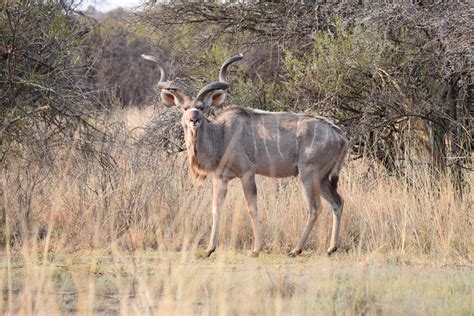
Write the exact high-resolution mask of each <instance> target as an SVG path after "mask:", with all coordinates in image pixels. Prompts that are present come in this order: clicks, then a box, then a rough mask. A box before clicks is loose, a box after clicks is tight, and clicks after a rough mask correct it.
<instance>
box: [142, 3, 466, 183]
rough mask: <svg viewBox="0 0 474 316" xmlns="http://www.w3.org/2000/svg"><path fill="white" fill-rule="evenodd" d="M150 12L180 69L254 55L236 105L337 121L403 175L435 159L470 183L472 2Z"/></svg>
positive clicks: (435, 164)
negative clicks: (466, 174)
mask: <svg viewBox="0 0 474 316" xmlns="http://www.w3.org/2000/svg"><path fill="white" fill-rule="evenodd" d="M138 17H139V20H140V21H141V22H142V23H143V24H144V25H145V26H146V27H147V28H148V29H150V28H151V30H152V32H154V33H155V34H160V35H161V37H160V38H158V39H157V41H158V44H159V45H161V46H163V47H167V48H168V49H169V50H171V51H172V55H171V57H170V56H169V55H166V54H164V56H163V58H164V59H165V60H168V59H169V58H171V60H173V61H174V62H175V63H177V64H178V65H179V68H178V73H179V74H182V75H184V76H185V77H193V78H197V79H199V76H200V75H201V76H202V75H203V74H208V77H207V78H208V80H209V79H211V78H215V76H216V71H217V69H218V65H219V62H220V61H222V60H223V59H224V58H225V57H227V56H230V55H232V54H234V53H236V52H239V51H243V52H244V53H245V56H246V58H245V61H244V62H243V66H242V67H241V68H240V73H238V74H237V75H234V76H232V92H233V101H234V102H237V103H240V104H244V105H247V106H252V107H258V108H264V109H272V110H296V111H308V112H312V113H318V114H322V115H326V116H330V117H332V118H333V119H334V120H335V121H337V122H338V123H339V124H341V125H343V126H344V127H345V129H346V131H347V134H348V136H349V138H350V139H351V141H352V144H353V153H354V154H355V156H354V157H363V156H369V157H372V158H374V159H376V160H378V161H380V162H381V163H382V164H383V165H384V166H385V167H386V168H387V169H388V170H389V171H390V172H393V173H396V174H402V175H403V174H404V170H405V169H406V168H407V167H416V166H418V165H420V164H426V163H427V164H429V165H430V166H431V167H432V171H433V174H435V175H436V174H439V173H446V172H451V174H452V176H453V177H454V178H455V179H456V182H457V183H459V185H460V186H461V185H462V183H463V179H462V174H463V171H464V170H469V168H470V164H469V161H470V157H471V150H472V125H471V124H472V110H473V109H472V108H470V106H469V105H470V104H471V103H472V94H471V88H472V86H471V82H470V76H471V70H470V62H471V60H470V58H471V56H470V44H471V43H470V35H469V34H470V30H471V29H472V27H473V23H472V17H471V16H470V13H469V5H468V4H464V3H457V4H452V3H443V2H433V1H425V2H422V1H419V2H417V1H415V2H413V3H401V4H385V3H376V2H371V3H370V4H364V2H360V1H352V2H351V3H344V4H342V3H341V4H339V3H338V4H326V3H320V2H319V1H316V2H307V3H306V4H301V3H299V2H298V3H297V2H276V3H275V2H273V1H272V2H267V1H263V2H260V1H259V2H252V1H249V2H246V1H245V2H230V3H226V4H218V3H201V4H196V3H181V2H171V3H168V4H167V5H155V6H152V7H147V8H146V10H144V11H143V12H140V13H138ZM158 53H160V52H158ZM170 66H171V67H173V66H174V65H173V64H171V65H170Z"/></svg>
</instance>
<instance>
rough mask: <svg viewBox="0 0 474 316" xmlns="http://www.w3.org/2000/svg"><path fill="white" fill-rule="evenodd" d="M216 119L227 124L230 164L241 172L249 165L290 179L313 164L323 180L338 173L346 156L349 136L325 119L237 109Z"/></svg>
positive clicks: (226, 154)
mask: <svg viewBox="0 0 474 316" xmlns="http://www.w3.org/2000/svg"><path fill="white" fill-rule="evenodd" d="M216 122H219V123H221V124H223V126H224V136H223V145H224V146H223V147H224V152H223V156H224V158H225V160H226V163H227V165H229V166H232V168H233V169H234V170H241V172H245V170H244V169H247V167H246V166H248V165H250V166H252V168H254V170H255V173H257V174H260V175H264V176H269V177H289V176H296V175H298V173H299V171H300V169H301V168H311V169H312V171H314V172H318V173H319V174H320V177H321V178H323V177H326V176H329V175H330V173H331V172H333V171H334V172H336V173H337V172H338V171H339V170H334V169H335V168H336V169H338V168H339V167H338V165H340V164H342V160H343V159H344V156H345V151H346V147H347V141H346V139H345V138H344V136H343V135H342V134H341V132H340V130H339V128H338V127H336V126H335V125H334V124H332V123H331V122H329V121H327V120H325V119H323V118H318V117H314V116H310V115H306V114H297V113H291V112H264V111H259V110H252V109H248V108H240V107H233V108H230V109H228V110H227V111H225V112H223V113H222V114H220V115H219V116H218V117H217V118H216ZM237 173H239V172H237Z"/></svg>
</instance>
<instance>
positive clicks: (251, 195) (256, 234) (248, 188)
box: [241, 175, 262, 257]
mask: <svg viewBox="0 0 474 316" xmlns="http://www.w3.org/2000/svg"><path fill="white" fill-rule="evenodd" d="M241 182H242V189H243V190H244V195H245V200H246V202H247V212H248V214H249V217H250V221H251V223H252V230H253V238H254V240H253V250H252V253H251V256H252V257H258V255H259V253H260V250H261V248H262V242H261V238H260V221H259V219H258V210H257V185H256V183H255V176H254V175H250V176H244V177H243V178H242V179H241Z"/></svg>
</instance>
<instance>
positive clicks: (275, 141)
mask: <svg viewBox="0 0 474 316" xmlns="http://www.w3.org/2000/svg"><path fill="white" fill-rule="evenodd" d="M142 57H143V58H144V59H147V60H150V61H153V62H155V63H157V64H158V67H159V69H160V72H161V76H160V81H159V83H158V88H159V89H160V90H161V98H162V101H163V103H164V104H165V106H167V107H172V106H176V107H177V108H178V109H179V110H180V111H181V112H182V113H183V115H182V119H181V124H182V127H183V129H184V135H185V140H186V147H187V152H188V159H189V164H190V169H191V172H192V174H193V176H194V177H195V178H197V179H205V178H206V176H212V180H213V197H212V231H211V238H210V241H209V246H208V248H207V250H206V254H207V256H210V255H211V254H212V252H214V251H215V249H216V246H217V236H218V230H219V215H220V213H221V210H222V206H223V203H224V199H225V196H226V192H227V183H228V182H229V181H230V180H231V179H234V178H239V179H240V181H241V182H242V188H243V191H244V195H245V199H246V202H247V207H248V214H249V216H250V220H251V223H252V230H253V235H254V245H253V251H252V253H251V254H252V256H258V254H259V252H260V250H261V237H260V223H259V219H258V212H257V187H256V184H255V175H256V174H259V175H264V176H267V177H275V178H277V177H290V176H298V177H299V179H300V180H301V183H302V185H303V188H304V193H305V195H306V199H307V201H308V204H309V209H308V213H309V214H308V218H307V222H306V227H305V229H304V231H303V233H302V235H301V237H300V240H299V242H298V244H297V245H296V247H295V248H294V249H293V250H292V251H291V252H290V253H289V256H297V255H299V254H300V253H301V251H302V250H303V247H304V245H305V243H306V240H307V239H308V235H309V234H310V232H311V229H312V228H313V226H314V223H315V222H316V219H317V217H318V214H319V212H320V209H321V195H322V196H323V197H324V198H325V199H326V200H327V201H328V202H329V204H330V205H331V208H332V213H333V225H332V235H331V242H330V246H329V249H328V250H327V252H328V254H331V253H332V252H334V251H336V249H337V243H338V235H339V228H340V223H341V214H342V208H343V200H342V198H341V196H340V195H339V194H338V192H337V182H338V174H339V171H340V169H341V166H342V164H343V161H344V158H345V156H346V152H347V141H346V139H345V138H344V136H343V135H342V134H341V131H340V129H339V128H338V127H337V126H335V125H334V124H332V123H331V122H329V121H328V120H326V119H324V118H321V117H314V116H311V115H308V114H297V113H290V112H266V111H260V110H254V109H250V108H245V107H240V106H230V107H228V108H227V109H226V110H224V111H223V112H221V113H220V114H218V115H217V116H216V117H215V118H212V119H210V118H207V117H206V114H207V111H208V109H209V108H210V107H219V106H221V105H222V104H223V103H224V101H225V98H226V92H225V91H226V90H227V88H228V87H229V83H228V81H227V79H226V71H227V67H228V66H229V65H230V64H231V63H233V62H235V61H238V60H241V59H242V58H243V56H242V55H238V56H234V57H232V58H230V59H228V60H227V61H225V62H224V64H223V65H222V67H221V69H220V73H219V81H218V82H213V83H210V84H208V85H206V86H205V87H204V88H202V89H201V90H200V91H199V92H198V93H197V95H196V97H192V96H191V95H190V94H189V93H187V92H186V89H185V88H183V86H182V85H181V84H180V83H179V82H176V81H168V78H167V72H166V69H165V67H164V66H163V64H162V63H161V62H160V61H159V60H158V59H157V58H155V57H153V56H148V55H142ZM211 92H212V94H211ZM208 95H210V98H206V97H207V96H208Z"/></svg>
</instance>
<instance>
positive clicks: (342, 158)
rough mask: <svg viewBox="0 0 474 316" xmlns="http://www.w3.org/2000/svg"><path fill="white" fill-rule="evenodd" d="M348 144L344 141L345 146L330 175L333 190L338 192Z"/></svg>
mask: <svg viewBox="0 0 474 316" xmlns="http://www.w3.org/2000/svg"><path fill="white" fill-rule="evenodd" d="M348 147H349V145H348V142H347V141H346V140H345V139H344V144H343V146H342V150H341V152H340V153H339V155H338V156H337V158H336V163H335V164H334V166H333V167H332V169H331V171H330V173H329V181H330V183H331V188H332V189H333V190H337V182H338V181H339V172H340V171H341V169H342V165H343V164H344V161H345V160H346V156H347V152H348Z"/></svg>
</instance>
